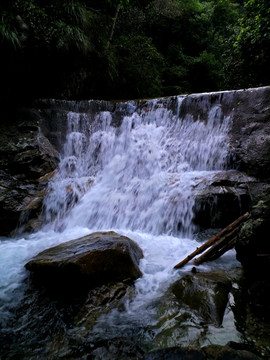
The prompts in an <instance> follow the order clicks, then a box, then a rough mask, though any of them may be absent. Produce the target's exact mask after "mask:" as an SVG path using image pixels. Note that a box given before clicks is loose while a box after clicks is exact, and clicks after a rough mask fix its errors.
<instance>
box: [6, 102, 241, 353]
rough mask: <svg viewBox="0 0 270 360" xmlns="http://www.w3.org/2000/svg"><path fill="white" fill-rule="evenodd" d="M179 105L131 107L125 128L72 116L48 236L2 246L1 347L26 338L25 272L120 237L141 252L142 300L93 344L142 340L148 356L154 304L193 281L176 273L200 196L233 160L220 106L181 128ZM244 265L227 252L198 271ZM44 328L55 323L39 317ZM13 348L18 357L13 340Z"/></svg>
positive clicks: (107, 321) (101, 117)
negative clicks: (35, 262)
mask: <svg viewBox="0 0 270 360" xmlns="http://www.w3.org/2000/svg"><path fill="white" fill-rule="evenodd" d="M177 101H178V104H177V107H176V111H172V110H170V109H167V108H166V107H165V106H163V105H162V102H158V101H157V100H152V101H149V102H148V103H147V106H144V107H142V108H141V109H140V108H137V107H136V105H135V103H132V102H130V103H129V104H128V106H129V113H128V114H126V115H123V117H122V120H121V124H120V126H115V124H113V123H112V115H111V113H110V112H109V111H102V112H99V113H97V114H96V115H95V118H94V120H93V121H92V122H91V123H89V120H88V117H87V116H86V114H84V113H77V112H75V111H74V112H69V113H68V114H67V122H68V126H67V134H66V141H65V143H64V144H63V147H62V153H61V161H60V164H59V169H58V172H57V173H56V175H55V177H54V178H53V179H52V180H51V182H50V184H49V192H48V196H47V197H46V199H45V202H44V214H45V224H44V227H43V228H42V230H41V231H39V232H38V233H35V234H31V235H27V236H25V237H22V238H19V239H18V238H16V239H10V238H8V239H7V238H0V336H1V337H2V339H3V341H0V345H1V342H2V344H3V343H4V342H5V343H7V342H8V341H11V340H10V338H12V337H16V336H17V334H19V333H23V332H27V326H28V325H27V324H28V323H29V319H27V311H26V313H25V314H23V315H22V314H21V317H19V318H18V316H17V318H16V314H15V315H14V309H16V308H18V306H19V305H20V303H21V302H22V301H23V299H25V291H27V287H28V285H27V284H28V283H27V281H26V280H27V278H28V273H27V271H26V270H25V269H24V264H25V263H26V262H27V261H28V260H30V259H31V258H32V257H33V256H34V255H36V254H37V253H38V252H40V251H42V250H44V249H46V248H48V247H50V246H53V245H56V244H59V243H62V242H65V241H67V240H70V239H75V238H78V237H80V236H83V235H86V234H88V233H90V232H93V231H96V230H98V231H99V230H112V229H113V230H115V231H117V232H119V233H121V234H124V235H127V236H128V237H130V238H131V239H133V240H135V241H136V242H137V243H138V244H139V246H140V247H141V248H142V250H143V252H144V258H143V259H142V260H141V264H140V268H141V270H142V272H143V277H142V278H140V279H138V280H137V281H136V284H135V296H133V297H132V298H131V299H126V302H125V310H122V311H119V310H114V311H111V312H109V313H108V314H106V315H103V316H101V318H100V319H99V321H98V322H97V323H96V325H95V326H94V328H93V330H92V332H91V336H92V337H96V338H102V337H104V338H110V337H116V336H123V335H125V336H130V337H132V336H133V337H136V336H137V338H140V340H138V343H139V342H141V343H142V344H146V347H148V348H149V344H148V342H149V343H151V341H152V340H153V336H154V335H153V336H152V337H151V336H150V335H149V332H148V333H146V331H145V329H146V328H147V329H152V330H151V331H152V333H153V332H154V330H153V329H154V328H155V329H156V324H157V320H156V308H155V301H156V300H157V299H158V298H159V297H160V296H161V295H162V294H163V293H164V291H165V290H166V288H167V287H168V286H169V284H171V283H172V282H173V281H174V280H176V279H178V278H179V276H180V275H182V274H185V273H187V272H190V270H191V267H192V265H187V266H186V267H185V268H184V269H183V270H179V271H175V270H173V266H174V265H175V264H176V263H178V262H179V261H180V260H181V259H182V258H184V257H185V256H186V255H188V253H190V252H191V251H193V250H194V249H195V248H196V247H198V241H197V240H196V238H195V236H194V234H195V233H196V227H195V225H194V224H193V216H194V214H193V208H194V194H193V192H194V189H199V188H203V187H206V186H207V184H209V182H210V181H211V179H212V177H213V176H214V175H215V174H216V173H218V172H219V171H221V170H224V169H226V167H227V159H228V146H229V144H228V141H227V134H228V131H229V129H230V117H227V116H224V115H223V114H222V111H221V108H220V107H219V106H218V105H214V106H212V107H211V109H210V111H209V112H208V114H207V118H206V119H199V118H198V119H194V118H193V116H192V115H186V116H185V117H184V118H181V117H180V110H181V102H182V97H179V98H177ZM237 265H238V263H237V261H236V259H235V253H234V251H230V252H228V253H227V254H226V255H224V256H223V257H222V258H221V259H219V260H217V261H215V262H214V263H213V264H207V265H203V266H202V267H201V268H202V269H211V267H212V268H231V267H234V266H237ZM29 316H31V315H29ZM230 316H231V315H230V314H228V317H230ZM14 318H15V320H14ZM39 321H41V322H42V323H46V321H48V319H46V317H45V316H44V318H42V316H40V317H39ZM226 321H229V320H228V319H227V318H226V316H225V320H224V323H226ZM142 329H144V330H142ZM29 331H30V330H29ZM32 331H33V332H35V331H37V330H36V329H35V328H34V330H32ZM80 331H81V329H76V328H72V327H71V328H69V330H68V332H69V336H74V337H76V336H77V334H78V333H80ZM29 336H30V337H31V336H32V335H31V331H30V333H29V334H28V337H29ZM211 336H212V338H211ZM238 336H239V335H238V334H237V331H236V330H235V329H234V328H233V326H232V325H231V324H230V325H228V328H226V326H224V327H223V328H222V329H216V330H215V335H209V338H211V340H209V341H212V342H218V343H221V344H223V343H226V342H227V341H229V340H236V339H237V337H238ZM148 338H149V339H148ZM22 339H23V340H21V341H22V342H24V343H27V341H29V338H27V339H26V338H23V337H22ZM11 342H12V344H13V345H12V346H13V347H12V349H13V350H12V351H14V352H15V353H16V351H15V350H14V346H15V345H14V343H15V344H16V341H15V340H14V338H13V340H12V341H11ZM19 342H20V340H18V347H19V346H20V345H19ZM185 343H186V344H188V341H187V340H185ZM147 344H148V345H147ZM171 345H172V344H171ZM175 345H177V343H175ZM35 346H36V349H39V350H40V349H41V348H42V346H43V345H42V341H41V340H39V343H38V345H37V344H36V345H33V344H32V343H31V348H32V349H33V348H34V347H35ZM33 351H34V350H33ZM35 351H37V352H38V350H35ZM40 351H41V350H40ZM52 352H53V351H52ZM0 355H1V353H0ZM33 356H34V355H33ZM0 357H1V356H0ZM33 358H35V357H33Z"/></svg>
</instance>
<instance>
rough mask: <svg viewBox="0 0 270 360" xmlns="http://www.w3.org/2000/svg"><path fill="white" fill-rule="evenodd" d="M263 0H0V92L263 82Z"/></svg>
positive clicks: (269, 23)
mask: <svg viewBox="0 0 270 360" xmlns="http://www.w3.org/2000/svg"><path fill="white" fill-rule="evenodd" d="M267 2H268V0H188V1H187V0H61V1H60V0H1V3H0V21H1V22H0V50H1V60H2V61H1V84H0V88H1V100H2V101H3V102H4V103H9V102H10V101H14V99H16V100H20V101H21V102H25V101H31V100H32V99H35V98H41V97H43V98H44V97H46V98H59V99H111V100H113V99H131V98H145V97H159V96H167V95H177V94H183V93H191V92H203V91H217V90H225V89H237V88H246V87H256V86H263V85H269V83H270V81H269V78H270V75H269V63H270V62H269V60H270V59H269V58H270V51H269V50H270V8H269V6H268V4H267Z"/></svg>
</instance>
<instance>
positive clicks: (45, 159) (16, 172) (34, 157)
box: [0, 109, 58, 235]
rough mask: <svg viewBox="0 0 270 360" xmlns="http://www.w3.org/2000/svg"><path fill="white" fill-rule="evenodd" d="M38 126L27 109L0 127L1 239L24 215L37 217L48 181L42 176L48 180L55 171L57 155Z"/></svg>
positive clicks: (33, 115)
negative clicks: (25, 210)
mask: <svg viewBox="0 0 270 360" xmlns="http://www.w3.org/2000/svg"><path fill="white" fill-rule="evenodd" d="M39 122H40V116H39V114H38V112H37V111H36V110H29V109H28V110H22V111H21V112H20V113H17V114H15V115H14V118H12V119H11V120H10V121H3V122H2V123H1V124H0V144H1V145H0V219H1V225H0V235H8V234H9V233H10V232H11V231H12V230H14V229H15V228H16V226H17V225H18V223H19V220H20V218H21V217H22V215H23V213H24V215H25V217H29V218H30V219H31V218H36V217H37V215H38V213H39V212H40V209H41V204H42V199H43V197H44V195H45V192H44V191H43V190H44V188H45V186H46V184H47V180H48V179H47V180H44V179H45V175H47V178H49V175H48V174H49V173H51V172H53V171H54V170H55V169H56V167H57V164H58V153H57V152H56V150H55V149H54V148H53V146H52V145H51V143H50V142H49V140H48V139H47V138H46V137H44V136H43V135H42V134H40V131H39ZM38 199H39V200H40V201H38ZM30 204H34V206H33V207H31V206H30ZM38 204H39V205H38ZM25 207H27V213H26V212H24V208H25Z"/></svg>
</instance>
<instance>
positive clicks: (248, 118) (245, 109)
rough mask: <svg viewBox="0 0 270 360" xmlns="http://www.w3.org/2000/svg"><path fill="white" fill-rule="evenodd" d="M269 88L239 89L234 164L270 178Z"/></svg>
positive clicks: (233, 146)
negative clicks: (241, 90) (240, 90)
mask: <svg viewBox="0 0 270 360" xmlns="http://www.w3.org/2000/svg"><path fill="white" fill-rule="evenodd" d="M269 99H270V87H264V88H258V89H249V90H247V91H243V92H236V93H235V95H234V103H235V106H234V108H233V109H232V110H233V126H232V129H231V150H232V154H233V161H234V163H235V166H237V167H238V169H239V170H240V171H244V172H246V173H247V174H249V175H251V176H256V177H258V178H261V179H268V180H269V179H270V156H269V153H270V104H269Z"/></svg>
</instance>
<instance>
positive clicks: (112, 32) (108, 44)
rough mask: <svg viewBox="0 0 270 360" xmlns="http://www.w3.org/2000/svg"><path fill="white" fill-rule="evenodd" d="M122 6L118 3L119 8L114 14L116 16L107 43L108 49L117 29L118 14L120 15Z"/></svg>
mask: <svg viewBox="0 0 270 360" xmlns="http://www.w3.org/2000/svg"><path fill="white" fill-rule="evenodd" d="M120 7H121V5H120V4H118V5H117V8H116V12H115V15H114V18H113V23H112V28H111V33H110V37H109V40H108V42H107V45H106V50H108V49H109V47H110V43H111V41H112V38H113V34H114V31H115V25H116V21H117V18H118V15H119V11H120Z"/></svg>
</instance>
